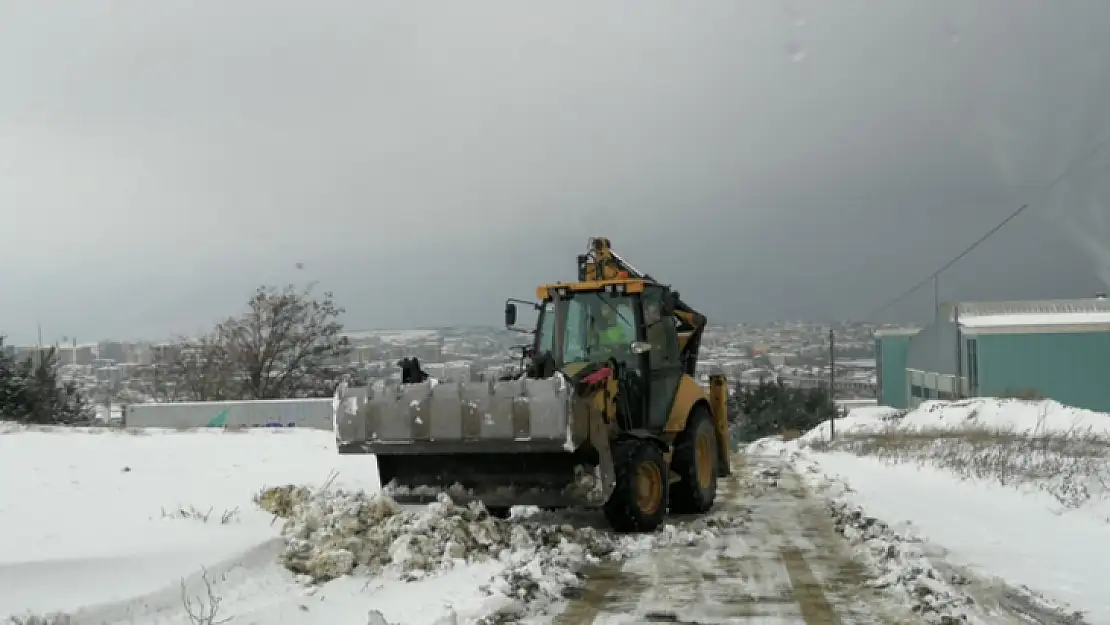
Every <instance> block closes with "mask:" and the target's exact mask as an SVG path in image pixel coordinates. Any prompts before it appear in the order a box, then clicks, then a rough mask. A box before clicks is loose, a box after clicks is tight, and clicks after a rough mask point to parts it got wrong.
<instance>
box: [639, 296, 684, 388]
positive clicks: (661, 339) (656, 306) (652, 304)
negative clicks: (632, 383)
mask: <svg viewBox="0 0 1110 625" xmlns="http://www.w3.org/2000/svg"><path fill="white" fill-rule="evenodd" d="M642 297H643V303H644V323H645V324H647V340H648V343H650V344H651V351H649V352H648V362H649V364H650V366H651V368H652V369H667V368H671V367H678V366H681V364H682V363H681V361H680V360H679V358H678V332H677V331H676V328H675V321H674V318H673V317H670V316H664V315H663V292H662V291H661V290H660V289H655V288H649V289H645V290H644V294H643V296H642Z"/></svg>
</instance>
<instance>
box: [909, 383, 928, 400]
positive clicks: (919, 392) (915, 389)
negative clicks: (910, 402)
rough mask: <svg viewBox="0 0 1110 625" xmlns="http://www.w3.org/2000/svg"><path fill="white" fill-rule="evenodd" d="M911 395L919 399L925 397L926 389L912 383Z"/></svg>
mask: <svg viewBox="0 0 1110 625" xmlns="http://www.w3.org/2000/svg"><path fill="white" fill-rule="evenodd" d="M910 396H912V397H914V398H917V399H925V389H923V388H921V387H920V386H918V385H916V384H911V385H910Z"/></svg>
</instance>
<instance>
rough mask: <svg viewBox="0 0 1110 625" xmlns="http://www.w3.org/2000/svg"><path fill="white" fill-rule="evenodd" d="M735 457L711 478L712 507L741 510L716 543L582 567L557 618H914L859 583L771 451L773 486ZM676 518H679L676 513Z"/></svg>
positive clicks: (604, 621)
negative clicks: (736, 526)
mask: <svg viewBox="0 0 1110 625" xmlns="http://www.w3.org/2000/svg"><path fill="white" fill-rule="evenodd" d="M745 460H746V459H745V458H743V457H738V458H737V459H736V460H734V466H735V470H734V473H733V475H732V476H731V477H729V478H727V479H724V480H721V482H720V487H721V491H720V501H721V506H722V507H724V508H725V509H731V510H730V511H741V512H746V513H748V516H750V522H749V523H748V525H747V526H745V527H744V528H743V529H741V530H738V531H736V532H734V533H733V534H730V535H726V536H724V537H722V541H721V542H720V544H717V545H702V546H698V547H686V548H680V547H676V548H668V549H662V550H657V551H655V552H652V553H651V554H648V555H645V556H642V557H638V558H633V559H631V560H628V561H626V562H624V563H620V562H616V563H606V564H605V565H604V566H603V567H601V568H599V569H595V570H594V571H592V572H591V574H590V583H589V586H588V587H587V589H586V590H585V591H584V592H583V593H582V594H581V595H580V596H579V597H577V598H576V599H575V600H574V601H572V602H571V604H570V605H569V606H568V608H567V610H566V611H564V612H563V613H562V614H560V615H559V616H558V617H557V618H556V619H555V621H554V622H555V623H556V624H560V625H587V624H593V625H609V624H612V625H617V624H624V623H678V624H690V625H694V624H696V625H712V624H718V623H737V624H743V623H768V624H772V623H792V624H804V625H825V624H840V623H842V622H844V623H847V622H851V623H860V624H871V623H874V624H878V623H884V624H885V623H900V622H917V620H916V619H914V618H912V617H910V615H909V614H908V613H906V612H905V611H904V610H903V609H901V608H900V607H899V606H891V605H884V604H885V603H886V602H887V601H889V600H885V598H882V597H880V596H879V595H878V593H877V592H876V591H874V590H873V589H870V588H867V587H865V586H863V582H864V581H865V579H866V577H865V575H864V572H863V569H862V567H861V566H860V565H859V564H858V563H856V562H854V561H853V560H852V559H851V556H850V554H849V552H848V551H847V548H846V546H845V545H844V544H843V542H842V541H841V540H840V538H839V536H837V535H836V534H835V532H834V530H833V527H832V524H831V522H830V520H829V518H828V516H827V515H826V514H825V512H824V508H823V506H821V505H820V503H819V502H817V501H816V500H815V499H814V498H813V497H812V496H811V495H810V494H809V493H808V491H807V490H806V488H805V487H804V485H803V484H802V481H801V478H800V477H799V476H798V475H796V474H794V473H793V472H792V471H790V470H789V468H788V467H786V466H785V464H784V462H783V461H782V460H781V459H779V458H777V457H776V458H760V460H761V461H764V462H766V463H767V464H771V465H773V466H776V467H778V468H779V470H780V471H781V474H780V480H779V484H778V485H775V486H770V485H767V484H763V483H760V482H757V481H753V480H752V479H751V478H750V477H749V476H748V474H749V473H750V472H749V471H748V470H747V468H746V464H747V462H745ZM682 518H683V519H685V518H686V517H682Z"/></svg>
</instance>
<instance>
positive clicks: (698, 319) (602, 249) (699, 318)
mask: <svg viewBox="0 0 1110 625" xmlns="http://www.w3.org/2000/svg"><path fill="white" fill-rule="evenodd" d="M620 278H637V279H640V280H646V281H648V282H653V283H656V284H662V283H660V282H659V281H658V280H656V279H655V278H652V277H651V276H650V275H648V274H646V273H643V272H642V271H640V270H638V269H636V268H635V267H633V266H632V265H631V264H629V263H628V261H626V260H624V259H623V258H621V257H620V256H618V255H617V253H616V252H614V251H613V249H612V247H611V246H610V244H609V239H608V238H606V237H595V238H592V239H590V250H589V252H588V253H586V254H582V255H580V256H579V257H578V280H579V281H582V282H586V281H597V280H616V279H620ZM671 293H672V295H673V299H672V300H671V302H670V303H669V308H670V309H669V310H668V311H667V312H669V314H670V315H671V316H672V317H674V319H675V325H676V327H677V329H678V348H679V356H680V358H681V360H682V370H683V372H685V373H686V375H689V376H693V375H695V370H696V369H697V365H698V356H699V352H700V350H701V337H702V333H703V332H704V331H705V326H706V324H707V323H708V320H707V319H706V318H705V315H702V314H701V313H699V312H698V311H696V310H694V309H693V308H691V307H690V306H689V305H687V304H686V303H685V302H683V301H682V298H681V297H680V296H679V294H678V291H671Z"/></svg>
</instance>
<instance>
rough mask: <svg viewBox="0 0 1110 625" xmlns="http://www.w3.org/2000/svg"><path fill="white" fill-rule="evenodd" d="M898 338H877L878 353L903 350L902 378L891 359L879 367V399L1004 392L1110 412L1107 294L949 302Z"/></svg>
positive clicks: (892, 355) (910, 402)
mask: <svg viewBox="0 0 1110 625" xmlns="http://www.w3.org/2000/svg"><path fill="white" fill-rule="evenodd" d="M903 337H904V334H903V335H887V336H881V337H877V345H876V348H877V350H878V349H881V350H882V352H881V353H882V356H879V357H880V358H887V359H888V360H890V361H894V360H897V359H898V358H900V357H901V354H902V353H903V352H902V350H903V349H904V354H905V356H904V358H905V365H904V367H905V372H904V376H903V377H901V378H899V377H898V374H897V373H896V372H893V371H890V369H891V368H893V369H896V368H897V364H896V363H891V364H890V365H889V367H888V366H885V365H887V363H886V362H884V363H883V365H884V366H881V367H880V368H881V371H882V372H881V374H880V375H881V376H882V377H881V379H880V391H879V392H880V401H881V403H883V404H885V405H889V406H893V407H900V408H901V407H910V408H912V407H914V406H916V405H918V404H920V403H921V402H922V401H925V400H929V399H952V398H957V397H999V396H1007V395H1010V396H1037V397H1046V398H1050V399H1054V400H1056V401H1058V402H1060V403H1063V404H1067V405H1070V406H1076V407H1080V408H1088V409H1090V410H1097V411H1100V412H1110V301H1108V300H1107V299H1106V298H1104V297H1098V298H1091V299H1073V300H1045V301H1009V302H960V303H949V304H944V305H942V306H941V309H940V310H939V311H938V313H937V316H936V320H935V321H934V322H933V323H932V324H929V325H927V326H925V327H924V328H922V330H921V331H920V332H917V333H915V334H913V335H912V336H909V337H908V340H906V339H905V338H903ZM902 341H905V343H904V344H903V342H902ZM877 353H878V351H877ZM884 378H885V379H884Z"/></svg>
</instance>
